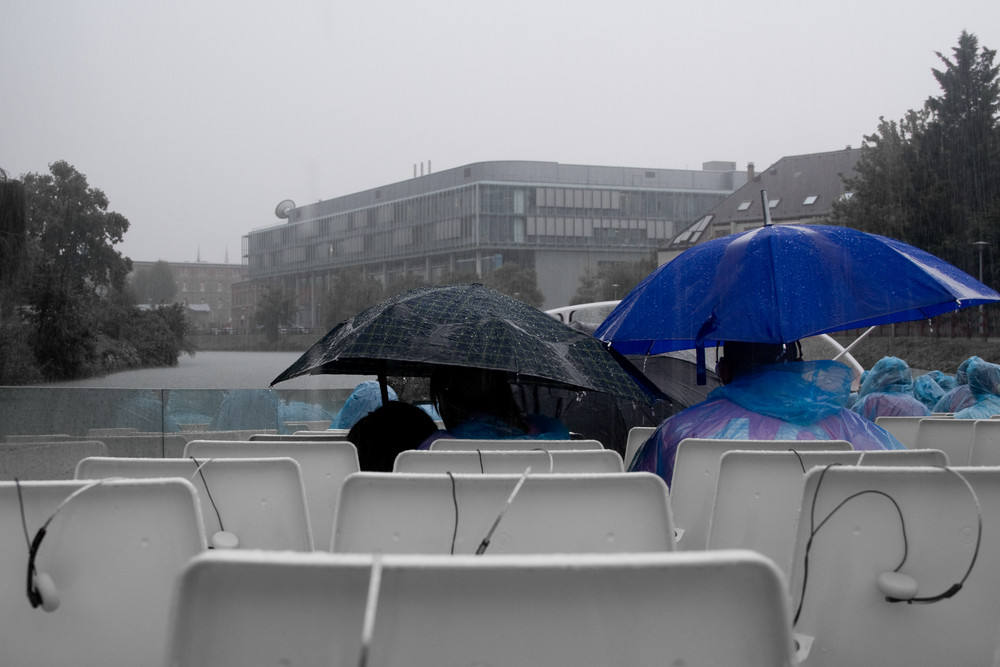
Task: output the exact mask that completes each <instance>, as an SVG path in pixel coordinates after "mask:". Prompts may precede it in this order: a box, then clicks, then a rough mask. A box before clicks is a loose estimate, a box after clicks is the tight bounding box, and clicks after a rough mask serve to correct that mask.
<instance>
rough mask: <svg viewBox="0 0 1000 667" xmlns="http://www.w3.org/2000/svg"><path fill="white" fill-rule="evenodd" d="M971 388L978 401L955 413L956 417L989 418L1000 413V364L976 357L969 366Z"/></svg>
mask: <svg viewBox="0 0 1000 667" xmlns="http://www.w3.org/2000/svg"><path fill="white" fill-rule="evenodd" d="M968 374H969V390H970V391H971V392H972V395H973V397H974V398H975V399H976V402H975V403H974V404H973V405H971V406H969V407H967V408H964V409H962V410H959V411H958V412H956V413H955V419H989V418H990V417H992V416H993V415H1000V366H998V365H997V364H991V363H990V362H988V361H983V360H982V359H976V360H975V361H973V362H972V363H971V364H969V366H968Z"/></svg>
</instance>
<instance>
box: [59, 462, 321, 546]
mask: <svg viewBox="0 0 1000 667" xmlns="http://www.w3.org/2000/svg"><path fill="white" fill-rule="evenodd" d="M108 477H125V478H144V477H145V478H150V477H154V478H155V477H181V478H183V479H186V480H187V481H189V482H191V483H192V484H193V485H194V487H195V489H196V490H197V491H198V498H199V500H200V501H201V514H202V522H203V524H204V526H205V535H206V537H207V538H208V542H209V544H211V543H212V540H211V537H212V536H213V535H214V534H215V533H217V532H219V531H226V532H228V533H232V534H233V535H235V536H236V537H237V538H238V539H239V547H240V548H241V549H290V550H293V551H312V550H313V541H312V531H311V529H310V527H309V513H308V511H307V510H306V498H305V491H304V490H303V488H302V475H301V472H300V469H299V464H298V463H296V462H295V461H294V460H293V459H290V458H268V459H203V460H202V459H194V460H192V459H142V458H136V459H131V458H114V457H90V458H86V459H83V460H82V461H80V463H79V464H78V465H77V467H76V478H77V479H103V478H108Z"/></svg>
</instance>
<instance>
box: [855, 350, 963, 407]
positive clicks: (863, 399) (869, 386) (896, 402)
mask: <svg viewBox="0 0 1000 667" xmlns="http://www.w3.org/2000/svg"><path fill="white" fill-rule="evenodd" d="M871 371H872V372H871V373H869V374H868V376H867V377H865V381H864V382H863V383H862V384H861V389H860V390H859V391H858V400H857V402H856V403H855V404H854V405H852V406H851V410H853V411H854V412H856V413H858V414H859V415H861V416H862V417H864V418H865V419H870V420H871V421H875V418H876V417H928V416H930V414H931V411H930V410H929V409H928V408H927V406H926V405H924V404H923V403H921V402H920V401H918V400H917V399H916V397H915V396H914V395H913V375H912V373H910V367H909V366H908V365H907V364H906V362H905V361H903V360H902V359H898V358H896V357H882V358H881V359H879V360H878V361H877V362H875V365H874V366H872V369H871ZM942 393H943V392H942Z"/></svg>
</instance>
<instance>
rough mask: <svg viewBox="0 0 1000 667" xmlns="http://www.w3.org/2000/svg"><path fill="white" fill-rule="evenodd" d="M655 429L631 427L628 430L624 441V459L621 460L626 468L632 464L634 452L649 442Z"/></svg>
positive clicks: (652, 427) (650, 427)
mask: <svg viewBox="0 0 1000 667" xmlns="http://www.w3.org/2000/svg"><path fill="white" fill-rule="evenodd" d="M656 428H657V427H655V426H633V427H632V428H630V429H629V430H628V437H627V438H626V439H625V457H624V458H623V459H622V460H623V461H624V462H625V467H626V468H628V466H629V465H630V464H631V463H632V459H634V458H635V455H636V452H638V451H639V448H640V447H642V446H643V444H645V442H646V441H647V440H649V436H651V435H653V433H654V432H655V431H656Z"/></svg>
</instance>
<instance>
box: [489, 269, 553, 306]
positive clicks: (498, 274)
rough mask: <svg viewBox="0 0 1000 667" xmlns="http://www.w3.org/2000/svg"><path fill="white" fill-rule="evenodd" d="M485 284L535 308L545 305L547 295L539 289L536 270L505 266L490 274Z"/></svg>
mask: <svg viewBox="0 0 1000 667" xmlns="http://www.w3.org/2000/svg"><path fill="white" fill-rule="evenodd" d="M483 284H484V285H486V286H487V287H489V288H492V289H495V290H496V291H498V292H501V293H503V294H506V295H507V296H512V297H514V298H515V299H518V300H520V301H523V302H525V303H526V304H528V305H531V306H534V307H535V308H540V307H541V306H542V304H543V303H545V295H544V294H542V291H541V290H540V289H538V275H537V274H536V273H535V270H534V269H525V268H522V267H521V266H520V265H519V264H514V263H512V262H508V263H506V264H504V265H503V266H501V267H500V268H498V269H497V270H495V271H493V272H492V273H490V274H488V275H487V276H486V277H485V279H484V280H483Z"/></svg>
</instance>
